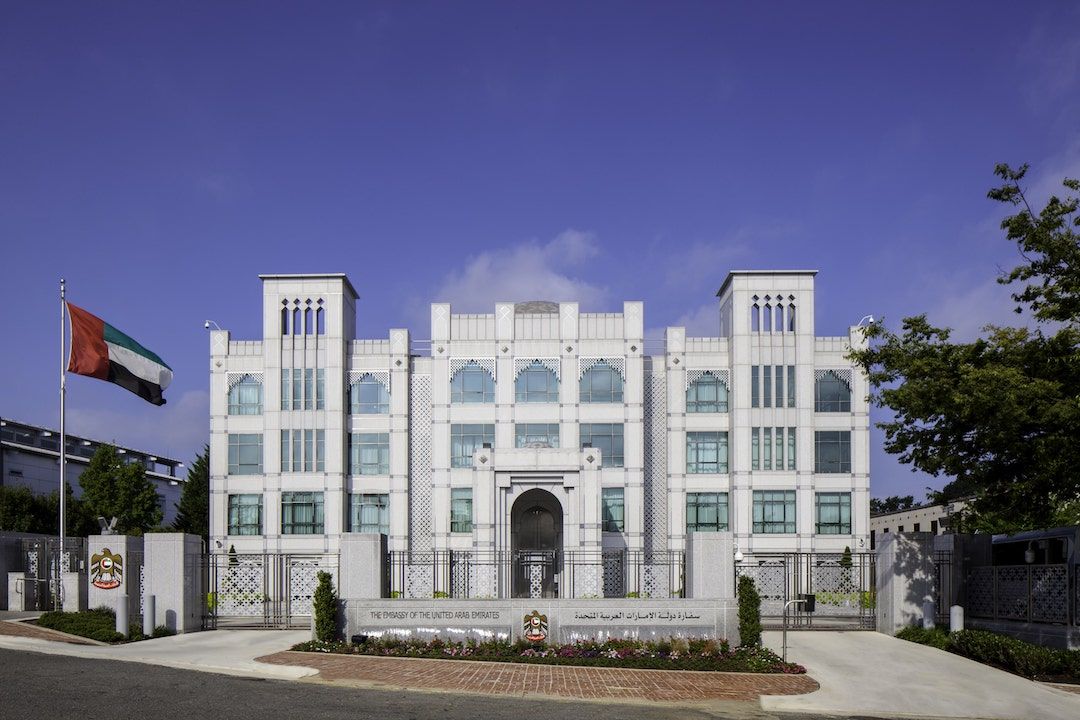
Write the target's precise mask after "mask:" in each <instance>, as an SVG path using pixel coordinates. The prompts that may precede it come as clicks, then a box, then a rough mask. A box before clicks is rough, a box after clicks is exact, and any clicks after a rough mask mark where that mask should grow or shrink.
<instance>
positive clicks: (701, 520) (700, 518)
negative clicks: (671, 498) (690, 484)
mask: <svg viewBox="0 0 1080 720" xmlns="http://www.w3.org/2000/svg"><path fill="white" fill-rule="evenodd" d="M727 529H728V494H727V493H687V494H686V532H687V533H692V532H720V531H721V530H727Z"/></svg>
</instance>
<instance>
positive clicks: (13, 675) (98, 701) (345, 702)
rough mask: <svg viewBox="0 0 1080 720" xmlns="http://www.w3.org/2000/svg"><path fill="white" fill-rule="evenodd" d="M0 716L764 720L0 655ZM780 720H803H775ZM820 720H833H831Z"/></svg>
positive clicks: (748, 706)
mask: <svg viewBox="0 0 1080 720" xmlns="http://www.w3.org/2000/svg"><path fill="white" fill-rule="evenodd" d="M0 668H3V669H4V680H3V682H2V683H0V716H2V717H3V718H5V720H6V719H8V718H10V719H11V720H16V719H19V720H21V719H24V718H28V719H32V718H49V719H50V720H61V719H63V718H72V719H73V720H74V719H76V718H77V719H78V720H86V719H87V718H93V719H94V720H97V719H99V718H100V719H102V720H150V719H154V720H158V719H160V720H173V719H175V720H200V719H201V718H209V717H216V718H223V719H227V720H231V719H232V718H242V719H243V720H278V719H279V718H280V719H282V720H284V719H286V718H288V719H289V720H292V719H293V718H319V720H334V719H335V718H342V719H345V718H348V720H367V719H368V718H371V719H372V720H374V719H376V718H377V719H378V720H414V719H415V720H426V719H427V718H438V720H458V719H460V720H482V719H483V718H514V719H515V720H517V719H519V718H522V717H528V719H529V720H619V719H621V718H633V719H634V720H638V719H640V720H671V719H674V718H678V719H679V720H684V719H685V720H699V719H701V720H704V719H705V718H718V717H722V718H740V719H745V720H768V719H770V718H776V717H778V716H776V715H772V714H770V713H765V712H763V711H762V710H761V709H760V708H758V707H756V705H755V704H752V703H731V704H729V705H726V706H724V707H722V708H720V709H718V710H711V709H710V710H708V711H704V710H694V709H682V708H673V707H667V706H657V705H618V704H614V703H582V702H566V701H558V700H533V699H522V698H491V697H483V696H470V695H456V694H435V693H420V692H401V691H383V690H366V689H363V690H362V689H353V688H345V687H333V686H329V685H323V684H318V683H311V682H287V681H281V680H257V679H248V678H239V677H232V676H228V675H215V674H211V673H202V672H194V671H191V670H174V669H172V668H166V667H158V666H154V665H143V664H138V663H131V662H119V661H115V660H87V659H82V658H74V657H65V656H60V655H43V654H38V653H32V652H21V651H16V650H0ZM780 717H782V718H784V720H807V718H806V716H798V717H797V716H794V715H783V716H780ZM830 720H837V719H836V718H831V719H830Z"/></svg>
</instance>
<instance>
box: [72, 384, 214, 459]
mask: <svg viewBox="0 0 1080 720" xmlns="http://www.w3.org/2000/svg"><path fill="white" fill-rule="evenodd" d="M67 424H68V430H69V431H70V432H71V433H72V434H73V435H80V436H82V437H86V438H90V439H92V440H101V441H104V442H114V443H117V444H118V445H126V446H127V447H131V448H135V449H137V450H142V451H144V452H147V453H158V454H160V455H162V456H165V457H171V458H174V459H176V460H180V461H182V462H184V463H189V462H190V461H191V460H192V458H193V457H194V456H195V454H196V453H199V452H201V451H202V449H203V445H205V444H206V443H207V441H208V440H209V438H210V393H209V392H207V391H206V390H189V391H188V392H185V393H184V394H183V395H181V396H180V397H179V398H177V399H174V400H169V402H168V403H167V404H166V405H163V406H162V407H154V406H152V405H146V407H145V408H144V407H139V408H138V409H137V410H133V409H132V408H131V407H127V408H125V409H112V408H101V407H85V408H79V407H74V408H72V407H69V408H68V411H67Z"/></svg>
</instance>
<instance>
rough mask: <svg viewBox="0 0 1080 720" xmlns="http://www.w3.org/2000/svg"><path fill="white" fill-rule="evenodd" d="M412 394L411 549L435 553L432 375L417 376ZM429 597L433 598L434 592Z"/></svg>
mask: <svg viewBox="0 0 1080 720" xmlns="http://www.w3.org/2000/svg"><path fill="white" fill-rule="evenodd" d="M411 387H412V390H411V392H410V393H409V549H410V550H412V551H413V552H430V551H431V531H432V522H431V512H432V509H431V419H432V418H431V376H430V375H413V376H412V377H411ZM427 597H431V594H430V592H429V593H428V595H427Z"/></svg>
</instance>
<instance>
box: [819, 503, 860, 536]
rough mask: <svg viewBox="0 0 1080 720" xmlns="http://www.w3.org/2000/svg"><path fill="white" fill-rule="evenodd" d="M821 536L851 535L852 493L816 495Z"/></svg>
mask: <svg viewBox="0 0 1080 720" xmlns="http://www.w3.org/2000/svg"><path fill="white" fill-rule="evenodd" d="M814 499H815V502H816V505H817V526H816V528H815V532H817V533H818V534H819V535H850V534H851V493H849V492H824V493H817V494H816V495H815V498H814Z"/></svg>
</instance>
